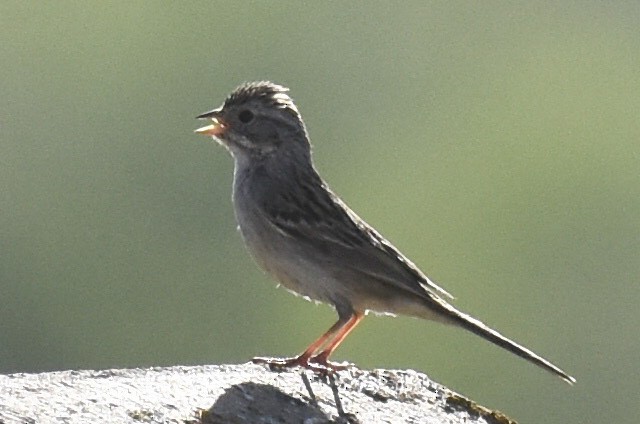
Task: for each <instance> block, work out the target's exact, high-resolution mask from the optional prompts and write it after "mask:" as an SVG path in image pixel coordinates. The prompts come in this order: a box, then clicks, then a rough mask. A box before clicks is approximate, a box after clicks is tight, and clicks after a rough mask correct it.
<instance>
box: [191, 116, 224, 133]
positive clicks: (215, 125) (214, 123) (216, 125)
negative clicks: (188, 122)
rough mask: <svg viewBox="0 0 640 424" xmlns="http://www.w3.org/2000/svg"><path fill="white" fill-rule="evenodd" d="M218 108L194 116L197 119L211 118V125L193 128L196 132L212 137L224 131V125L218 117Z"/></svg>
mask: <svg viewBox="0 0 640 424" xmlns="http://www.w3.org/2000/svg"><path fill="white" fill-rule="evenodd" d="M219 115H220V109H214V110H211V111H209V112H205V113H203V114H202V115H198V116H196V118H197V119H207V118H209V119H211V125H207V126H206V127H202V128H198V129H197V130H195V133H196V134H202V135H209V136H212V137H217V136H219V135H221V134H222V133H224V131H225V130H226V125H225V124H224V122H223V121H222V120H221V119H220V117H219Z"/></svg>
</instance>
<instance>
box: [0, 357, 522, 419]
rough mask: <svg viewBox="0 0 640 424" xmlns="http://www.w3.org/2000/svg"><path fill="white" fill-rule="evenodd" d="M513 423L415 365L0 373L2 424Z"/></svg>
mask: <svg viewBox="0 0 640 424" xmlns="http://www.w3.org/2000/svg"><path fill="white" fill-rule="evenodd" d="M49 422H51V423H96V422H109V423H180V424H191V423H194V424H195V423H269V424H271V423H304V424H320V423H429V424H436V423H437V424H443V423H467V424H469V423H478V424H481V423H490V424H497V423H501V424H503V423H512V422H513V421H510V420H509V418H507V417H505V416H504V415H502V414H500V413H499V412H495V411H490V410H488V409H485V408H483V407H480V406H478V405H476V404H475V403H473V402H471V401H469V400H468V399H466V398H464V397H462V396H460V395H459V394H456V393H454V392H451V391H450V390H448V389H447V388H445V387H443V386H440V385H439V384H437V383H434V382H433V381H431V380H429V378H428V377H427V376H426V375H424V374H421V373H418V372H415V371H394V370H373V371H364V370H359V369H355V368H354V369H351V370H348V371H341V372H340V373H339V374H338V375H337V376H336V377H335V379H333V380H331V379H328V378H326V377H325V378H321V377H318V376H316V375H314V374H312V373H311V372H308V371H302V370H296V369H294V370H287V371H271V370H269V369H267V368H265V367H262V366H257V365H253V364H243V365H220V366H213V365H212V366H195V367H171V368H150V369H123V370H104V371H61V372H50V373H42V374H12V375H0V423H49Z"/></svg>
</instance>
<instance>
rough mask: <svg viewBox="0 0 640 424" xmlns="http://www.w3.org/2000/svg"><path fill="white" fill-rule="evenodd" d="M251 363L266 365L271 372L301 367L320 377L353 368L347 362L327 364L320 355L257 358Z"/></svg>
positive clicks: (325, 359) (324, 358)
mask: <svg viewBox="0 0 640 424" xmlns="http://www.w3.org/2000/svg"><path fill="white" fill-rule="evenodd" d="M251 362H253V363H254V364H264V365H267V366H269V368H270V369H271V370H281V369H284V368H294V367H301V368H305V369H308V370H311V371H313V372H314V373H316V374H321V375H327V374H334V373H335V372H337V371H342V370H344V369H347V368H349V367H351V366H353V364H350V363H347V362H343V363H336V362H329V361H328V360H327V358H326V357H325V356H324V355H322V354H319V355H316V356H312V357H309V356H306V355H300V356H296V357H293V358H262V357H258V358H253V359H252V360H251Z"/></svg>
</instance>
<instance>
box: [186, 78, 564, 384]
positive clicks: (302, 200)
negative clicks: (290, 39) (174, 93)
mask: <svg viewBox="0 0 640 424" xmlns="http://www.w3.org/2000/svg"><path fill="white" fill-rule="evenodd" d="M287 91H288V89H286V88H284V87H282V86H280V85H276V84H273V83H271V82H252V83H247V84H243V85H241V86H240V87H238V88H236V89H235V91H233V93H231V94H230V95H229V97H227V99H226V100H225V102H224V104H223V105H222V106H221V107H219V108H217V109H214V110H212V111H210V112H206V113H203V114H202V115H200V116H198V118H200V119H208V120H211V124H210V125H208V126H206V127H203V128H200V129H198V130H196V132H197V133H199V134H205V135H209V136H212V137H213V138H214V139H215V140H216V141H218V142H219V143H220V144H222V145H223V146H225V147H226V148H227V149H228V150H229V152H231V155H232V156H233V159H234V162H235V171H234V177H233V205H234V208H235V214H236V219H237V221H238V224H239V227H240V232H241V233H242V237H243V238H244V241H245V243H246V245H247V247H248V249H249V251H250V252H251V254H252V255H253V257H254V258H255V260H256V261H257V262H258V264H259V265H260V266H262V268H264V269H265V270H266V271H267V272H269V273H270V274H271V275H272V276H274V277H275V278H276V279H277V280H278V281H279V282H280V283H281V284H282V285H283V286H284V287H286V288H287V289H289V290H290V291H292V292H294V293H297V294H300V295H302V296H304V297H306V298H309V299H313V300H316V301H321V302H325V303H328V304H330V305H332V306H333V307H334V308H335V309H336V311H337V313H338V321H337V322H336V323H335V324H334V325H333V326H332V327H331V328H330V329H329V330H328V331H327V332H326V333H324V334H323V335H322V336H321V337H320V338H318V339H317V340H316V341H314V342H313V343H312V344H311V345H310V346H309V347H308V348H307V349H306V350H305V351H304V352H303V353H301V354H300V355H299V356H297V357H294V358H289V359H276V358H255V359H254V362H258V363H267V364H270V365H273V366H302V367H306V368H310V369H313V370H315V371H319V372H330V371H334V370H336V369H341V368H342V366H340V365H338V364H335V363H332V362H329V361H328V358H329V356H330V355H331V353H333V351H334V350H335V349H336V348H337V347H338V345H339V344H340V343H341V342H342V341H343V340H344V338H345V337H347V335H348V334H349V332H351V330H353V328H354V327H355V326H356V325H357V324H358V323H359V322H360V320H362V318H363V317H364V316H365V314H366V313H367V312H368V311H373V312H379V313H388V314H404V315H410V316H414V317H419V318H424V319H430V320H435V321H439V322H442V323H446V324H453V325H456V326H459V327H462V328H464V329H466V330H469V331H471V332H473V333H475V334H477V335H479V336H480V337H483V338H484V339H486V340H489V341H490V342H492V343H494V344H496V345H498V346H500V347H502V348H504V349H506V350H508V351H509V352H512V353H514V354H516V355H518V356H520V357H522V358H524V359H526V360H528V361H530V362H533V363H534V364H536V365H538V366H540V367H542V368H544V369H546V370H547V371H550V372H552V373H554V374H556V375H558V376H560V377H561V378H562V379H564V380H565V381H567V382H569V383H573V382H575V379H574V378H573V377H571V376H570V375H568V374H567V373H565V372H564V371H562V370H561V369H560V368H558V367H556V366H555V365H553V364H552V363H551V362H549V361H547V360H546V359H544V358H542V357H540V356H538V355H536V354H535V353H533V352H532V351H531V350H529V349H527V348H525V347H523V346H521V345H519V344H517V343H515V342H513V341H511V340H509V339H508V338H506V337H504V336H503V335H501V334H500V333H498V332H497V331H495V330H493V329H491V328H489V327H487V326H486V325H485V324H483V323H482V322H480V321H479V320H477V319H475V318H473V317H471V316H469V315H467V314H464V313H462V312H460V311H458V310H457V309H456V308H454V307H453V306H452V305H450V304H449V303H448V302H447V301H445V300H444V299H445V298H451V295H450V294H449V293H447V292H446V291H445V290H444V289H442V288H440V287H438V286H437V285H436V284H434V283H433V282H432V281H431V280H429V279H428V278H427V276H425V275H424V274H423V273H422V272H421V271H420V270H419V269H418V268H417V267H416V266H415V265H414V264H413V263H412V262H411V261H410V260H409V259H407V258H406V257H405V256H404V255H403V254H402V253H400V252H399V251H398V250H397V249H396V248H395V247H394V246H393V245H392V244H391V243H389V242H388V241H387V240H386V239H385V238H384V237H382V235H380V234H379V233H378V232H377V231H376V230H375V229H373V228H372V227H371V226H369V225H368V224H367V223H366V222H364V221H363V220H362V219H360V217H358V215H356V214H355V213H354V212H353V211H352V210H351V209H349V207H347V205H346V204H344V202H343V201H342V200H340V198H339V197H338V196H336V195H335V194H334V193H333V192H332V191H331V190H330V189H329V187H328V186H327V184H326V183H325V182H324V181H323V180H322V178H321V177H320V176H319V175H318V172H317V171H316V170H315V168H314V166H313V162H312V160H311V145H310V143H309V137H308V135H307V131H306V128H305V125H304V123H303V122H302V117H301V116H300V113H299V112H298V108H297V107H296V105H295V104H294V103H293V101H292V100H291V98H290V97H289V96H288V95H287Z"/></svg>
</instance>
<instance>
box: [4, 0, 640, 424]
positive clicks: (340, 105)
mask: <svg viewBox="0 0 640 424" xmlns="http://www.w3.org/2000/svg"><path fill="white" fill-rule="evenodd" d="M639 22H640V3H638V2H637V1H635V0H634V1H627V2H624V1H620V2H615V3H611V2H599V1H580V2H517V3H516V2H513V3H507V2H488V1H487V2H474V3H469V2H422V1H414V2H413V4H412V5H411V6H410V3H409V2H405V3H403V5H402V6H399V5H392V4H390V3H387V2H367V3H366V4H365V3H360V4H359V5H353V4H352V5H346V4H344V3H341V2H327V3H322V4H320V2H308V3H307V4H302V3H301V2H236V1H228V2H201V3H195V2H191V3H186V2H173V3H170V2H151V1H148V2H119V3H117V2H64V1H60V2H9V1H4V2H2V3H1V5H0V37H1V40H2V42H1V43H0V57H1V58H2V66H1V67H0V95H1V98H2V101H0V137H1V138H0V143H1V145H0V147H1V151H0V249H1V254H0V289H1V296H0V372H2V373H13V372H22V371H26V372H34V371H47V370H60V369H68V368H74V369H75V368H106V367H144V366H156V365H174V364H204V363H225V362H245V361H247V360H248V359H249V358H251V357H252V356H255V355H291V354H294V353H297V352H298V351H300V350H301V349H302V348H304V347H305V346H306V345H307V343H309V342H310V341H311V340H313V339H314V338H315V337H317V336H318V335H319V334H320V333H322V332H323V331H324V330H326V329H327V328H328V327H329V326H330V325H331V324H332V323H333V321H334V320H335V316H334V313H333V311H332V310H331V309H330V308H328V307H326V306H315V305H313V304H310V303H308V302H305V301H303V300H301V299H299V298H296V297H294V296H291V295H289V294H288V293H287V292H285V291H284V290H276V289H275V283H274V282H273V281H271V280H270V279H269V278H268V277H267V276H266V275H264V274H263V273H262V272H261V271H260V270H258V269H257V267H256V266H255V265H254V264H253V263H252V261H251V260H250V258H249V256H248V255H247V253H246V252H245V250H244V247H243V246H242V242H241V240H240V237H239V234H238V233H237V231H236V224H235V222H234V218H233V211H232V207H231V202H230V191H231V190H230V189H231V179H232V168H233V165H232V161H231V159H230V158H229V157H228V155H227V154H226V152H225V151H224V150H223V149H222V148H220V147H219V146H216V145H214V144H213V143H211V142H209V141H208V140H207V139H205V138H204V137H199V136H196V135H194V134H193V130H194V129H195V128H197V127H198V126H199V125H200V123H199V122H198V121H196V120H194V116H195V115H197V114H198V113H201V112H203V111H206V110H209V109H211V108H213V107H216V106H218V105H219V104H220V103H221V102H222V101H223V100H224V97H225V96H226V95H227V94H228V93H229V92H230V91H231V90H232V89H233V88H234V87H235V86H236V85H237V84H239V83H241V82H243V81H248V80H254V79H271V80H274V81H276V82H279V83H281V84H285V85H288V86H289V87H291V89H292V91H291V94H292V96H293V98H294V99H295V100H296V102H297V104H298V107H299V109H300V110H301V112H302V114H303V116H304V117H305V120H306V123H307V126H308V129H309V131H310V134H311V137H312V141H313V142H314V145H315V161H316V165H317V167H318V168H319V170H320V171H321V173H322V174H323V175H324V177H325V178H326V179H327V180H328V181H329V183H330V184H331V186H332V187H333V189H334V190H335V191H337V192H338V193H339V194H340V195H341V196H342V197H343V198H344V199H345V200H346V201H347V202H348V203H349V204H350V205H351V206H352V208H353V209H355V210H356V211H357V212H358V213H359V214H360V215H361V216H362V217H364V218H365V219H367V220H368V221H369V222H370V223H371V224H373V225H375V226H376V227H377V228H378V229H379V230H380V231H381V232H382V233H383V234H384V235H386V236H387V237H388V238H390V239H391V240H392V241H393V242H394V243H395V244H396V245H397V246H398V247H399V248H400V249H401V250H402V251H403V252H405V254H407V255H408V256H409V257H410V258H412V260H414V261H415V262H416V263H417V264H418V265H419V266H421V267H422V268H423V269H424V270H425V272H426V273H427V274H428V275H429V276H431V277H432V278H433V279H434V280H435V281H437V282H438V283H440V284H441V285H443V286H444V287H445V288H446V289H447V290H449V291H450V292H452V293H453V294H454V295H456V296H457V297H458V300H457V301H456V305H457V306H459V307H460V308H462V309H463V310H466V311H468V312H470V313H471V314H473V315H475V316H477V317H479V318H480V319H482V320H484V321H486V322H487V323H489V324H491V325H492V326H494V327H495V328H497V329H499V330H500V331H502V332H504V333H505V334H506V335H508V336H511V337H513V338H514V339H515V340H517V341H519V342H521V343H523V344H525V345H527V346H529V347H531V348H532V349H533V350H535V351H537V352H539V353H541V354H543V355H544V356H546V357H548V358H549V359H551V360H552V361H554V362H556V363H557V364H558V365H560V366H561V367H563V368H565V369H566V370H567V371H569V372H571V373H573V375H575V376H576V378H577V379H578V384H577V385H576V386H575V387H573V388H571V387H568V386H567V385H566V384H564V383H562V382H561V381H560V380H558V379H555V378H553V377H551V376H550V375H548V374H547V373H545V372H544V371H541V370H540V369H538V368H536V367H534V366H531V365H529V364H527V363H525V362H524V361H522V360H521V359H519V358H516V357H514V356H513V355H510V354H508V353H506V352H504V351H502V350H501V349H499V348H496V347H494V346H492V345H490V344H488V343H486V342H484V341H483V340H481V339H479V338H477V337H475V336H473V335H470V334H468V333H465V332H464V331H462V330H456V329H451V328H445V327H443V326H441V325H438V324H433V323H429V322H424V321H418V320H415V319H409V318H396V319H391V318H379V317H371V318H369V319H366V320H365V321H364V323H363V325H362V326H361V327H359V328H358V329H357V330H356V331H355V332H354V334H353V335H352V336H351V337H350V338H349V339H347V342H346V343H345V344H344V345H343V347H341V348H340V350H339V351H338V352H337V354H336V359H339V360H345V359H348V360H350V361H353V362H356V363H357V364H359V365H360V366H362V367H365V368H373V367H386V368H415V369H417V370H421V371H424V372H426V373H428V374H429V375H430V376H431V377H432V378H435V379H436V380H438V381H440V382H442V383H444V384H446V385H447V386H449V387H451V388H453V389H455V390H457V391H459V392H461V393H463V394H465V395H467V396H469V397H471V398H473V399H475V400H476V401H478V402H481V403H482V404H485V405H487V406H489V407H492V408H498V409H501V410H503V411H504V412H505V413H507V414H508V415H510V416H512V417H513V418H515V419H518V420H520V421H521V422H523V423H527V422H549V423H551V422H558V423H585V422H617V423H632V422H637V421H636V420H637V413H638V412H639V411H638V404H637V395H638V393H640V379H638V375H639V366H638V359H639V358H640V337H639V336H638V324H639V323H640V309H639V308H638V307H637V305H638V303H639V302H640V293H639V291H638V281H639V278H640V255H639V253H640V173H639V169H640V120H639V112H640V29H639V28H640V25H638V23H639Z"/></svg>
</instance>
